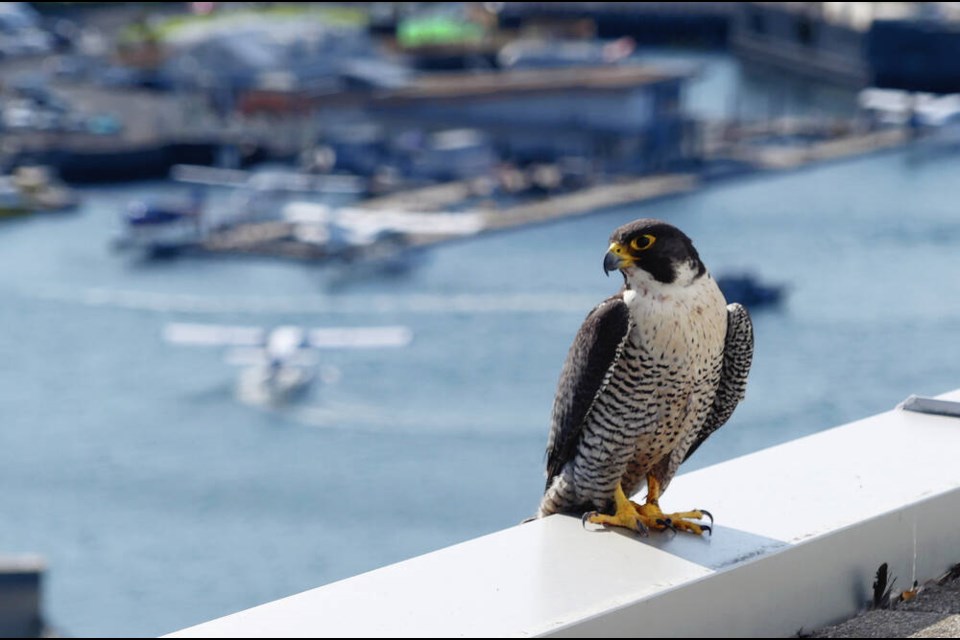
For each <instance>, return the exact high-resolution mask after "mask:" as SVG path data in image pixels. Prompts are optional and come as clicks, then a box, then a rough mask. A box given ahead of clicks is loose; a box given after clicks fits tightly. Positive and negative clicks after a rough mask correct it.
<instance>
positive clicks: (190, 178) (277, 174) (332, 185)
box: [170, 164, 363, 193]
mask: <svg viewBox="0 0 960 640" xmlns="http://www.w3.org/2000/svg"><path fill="white" fill-rule="evenodd" d="M170 177H171V178H172V179H174V180H177V181H179V182H190V183H193V184H205V185H210V186H223V187H250V188H252V189H261V190H267V189H269V190H275V191H289V192H292V193H296V192H302V193H315V192H318V191H321V192H327V193H360V192H361V191H363V181H362V180H361V179H360V178H358V177H356V176H348V175H325V174H322V175H317V174H312V173H301V172H298V171H293V170H291V171H279V170H278V171H257V172H252V171H243V170H241V169H223V168H220V167H207V166H204V165H193V164H178V165H174V166H173V168H171V169H170Z"/></svg>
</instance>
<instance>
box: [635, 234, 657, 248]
mask: <svg viewBox="0 0 960 640" xmlns="http://www.w3.org/2000/svg"><path fill="white" fill-rule="evenodd" d="M656 241H657V239H656V237H654V236H652V235H650V234H649V233H645V234H643V235H642V236H637V237H636V238H634V239H633V240H631V241H630V248H631V249H633V250H634V251H646V250H647V249H649V248H650V247H652V246H653V243H654V242H656Z"/></svg>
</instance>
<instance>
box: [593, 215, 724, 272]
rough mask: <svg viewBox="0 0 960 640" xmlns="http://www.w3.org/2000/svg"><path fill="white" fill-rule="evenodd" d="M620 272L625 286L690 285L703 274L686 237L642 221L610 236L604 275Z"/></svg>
mask: <svg viewBox="0 0 960 640" xmlns="http://www.w3.org/2000/svg"><path fill="white" fill-rule="evenodd" d="M616 269H619V270H620V272H621V273H622V274H623V279H624V283H625V284H627V285H628V286H629V285H631V284H642V283H644V282H650V281H651V278H652V279H653V280H655V281H656V282H659V283H661V284H673V283H677V284H681V285H687V284H690V283H691V282H692V281H693V280H695V279H696V278H697V277H699V276H701V275H703V274H704V273H705V272H706V267H705V266H704V265H703V262H701V261H700V255H699V254H698V253H697V250H696V249H695V248H694V247H693V242H691V240H690V238H688V237H687V235H686V234H685V233H684V232H682V231H680V229H677V228H676V227H674V226H673V225H671V224H667V223H666V222H663V221H662V220H654V219H651V218H644V219H641V220H634V221H633V222H631V223H629V224H625V225H623V226H622V227H620V228H619V229H617V230H616V231H614V232H613V234H612V235H611V236H610V247H609V248H608V249H607V255H606V256H604V259H603V271H604V272H605V273H607V274H609V273H610V272H611V271H614V270H616Z"/></svg>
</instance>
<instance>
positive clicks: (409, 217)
mask: <svg viewBox="0 0 960 640" xmlns="http://www.w3.org/2000/svg"><path fill="white" fill-rule="evenodd" d="M282 215H283V217H284V219H286V220H288V221H290V222H293V223H298V224H301V225H306V226H309V225H320V226H336V227H337V228H338V229H341V230H343V231H349V232H351V233H353V234H355V235H357V236H358V237H367V236H375V235H376V234H378V233H381V232H384V231H398V232H402V233H416V234H426V235H429V234H440V235H472V234H475V233H479V232H480V231H483V229H484V226H485V223H484V217H483V214H481V213H477V212H472V211H450V212H440V211H431V212H414V211H401V210H384V209H376V210H374V209H364V208H361V207H340V208H336V209H335V208H331V207H329V206H327V205H325V204H322V203H315V202H290V203H288V204H286V205H285V206H284V207H283V211H282Z"/></svg>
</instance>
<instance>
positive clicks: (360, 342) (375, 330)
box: [307, 327, 413, 349]
mask: <svg viewBox="0 0 960 640" xmlns="http://www.w3.org/2000/svg"><path fill="white" fill-rule="evenodd" d="M411 340H413V332H412V331H410V329H408V328H407V327H342V328H337V327H326V328H322V329H310V330H309V331H307V343H308V344H309V345H310V346H311V347H315V348H351V347H352V348H367V349H370V348H378V347H403V346H406V345H408V344H410V342H411Z"/></svg>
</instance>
